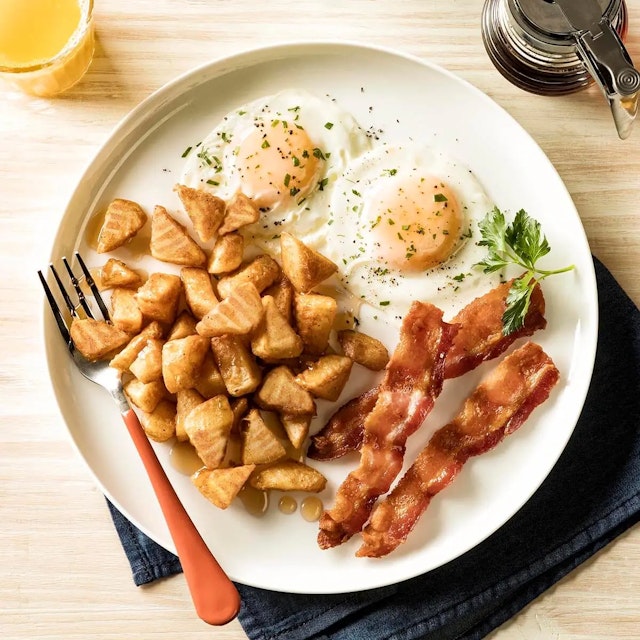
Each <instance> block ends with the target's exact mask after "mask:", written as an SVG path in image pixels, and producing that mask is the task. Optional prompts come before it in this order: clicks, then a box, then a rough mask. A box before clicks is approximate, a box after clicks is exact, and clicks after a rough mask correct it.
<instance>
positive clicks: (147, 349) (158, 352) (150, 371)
mask: <svg viewBox="0 0 640 640" xmlns="http://www.w3.org/2000/svg"><path fill="white" fill-rule="evenodd" d="M163 345H164V340H158V339H157V338H150V339H149V340H147V343H146V344H145V346H144V347H143V348H142V350H141V351H140V352H139V353H138V355H137V356H136V359H135V360H134V361H133V362H132V363H131V366H130V367H129V371H131V373H133V375H134V376H135V377H136V378H138V380H140V381H141V382H145V383H146V382H153V381H154V380H160V379H161V378H162V346H163Z"/></svg>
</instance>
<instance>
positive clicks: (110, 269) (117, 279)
mask: <svg viewBox="0 0 640 640" xmlns="http://www.w3.org/2000/svg"><path fill="white" fill-rule="evenodd" d="M100 284H101V286H100V288H101V289H113V288H115V287H126V288H128V289H137V288H138V287H139V286H140V285H141V284H142V276H141V275H140V274H139V273H137V272H136V271H134V270H133V269H132V268H131V267H129V266H128V265H127V264H125V263H124V262H122V260H116V259H115V258H109V259H108V260H107V261H106V262H105V263H104V264H103V265H102V267H101V268H100Z"/></svg>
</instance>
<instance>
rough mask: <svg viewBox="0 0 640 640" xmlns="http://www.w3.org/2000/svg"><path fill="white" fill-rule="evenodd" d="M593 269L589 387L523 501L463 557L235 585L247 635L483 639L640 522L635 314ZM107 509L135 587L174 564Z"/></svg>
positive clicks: (639, 361)
mask: <svg viewBox="0 0 640 640" xmlns="http://www.w3.org/2000/svg"><path fill="white" fill-rule="evenodd" d="M595 266H596V275H597V281H598V292H599V307H600V328H599V333H598V350H597V355H596V363H595V370H594V375H593V379H592V382H591V387H590V389H589V394H588V397H587V400H586V404H585V406H584V409H583V411H582V415H581V416H580V420H579V421H578V424H577V426H576V429H575V431H574V433H573V435H572V437H571V439H570V441H569V443H568V445H567V447H566V449H565V451H564V452H563V454H562V456H561V458H560V460H559V461H558V463H557V464H556V466H555V467H554V469H553V470H552V472H551V474H550V475H549V476H548V478H547V479H546V480H545V482H544V483H543V485H542V486H541V487H540V489H538V491H537V492H536V493H535V494H534V495H533V497H532V498H531V499H530V500H529V501H528V502H527V503H526V504H525V505H524V507H522V509H520V511H519V512H518V513H516V514H515V515H514V516H513V517H512V518H511V519H510V520H509V521H508V522H507V523H506V524H505V525H504V526H503V527H502V528H501V529H499V530H498V531H497V532H496V533H494V534H493V535H492V536H491V537H490V538H488V539H487V540H485V541H484V542H483V543H481V544H480V545H478V546H477V547H475V548H474V549H472V550H471V551H468V552H467V553H465V554H464V555H463V556H461V557H460V558H458V559H456V560H454V561H452V562H449V563H448V564H446V565H444V566H442V567H439V568H438V569H435V570H433V571H430V572H428V573H426V574H424V575H421V576H418V577H416V578H413V579H411V580H408V581H406V582H402V583H400V584H395V585H391V586H388V587H384V588H379V589H373V590H370V591H363V592H358V593H352V594H339V595H310V596H307V595H296V594H289V593H276V592H271V591H265V590H262V589H255V588H252V587H247V586H244V585H238V589H239V591H240V594H241V596H242V609H241V611H240V616H239V619H240V623H241V624H242V626H243V627H244V630H245V631H246V633H247V635H248V636H249V638H251V639H252V640H276V639H277V640H307V639H311V638H314V639H315V640H365V639H366V640H412V639H414V638H423V639H425V640H431V639H436V638H437V639H438V640H453V639H456V640H471V639H478V638H483V637H484V636H486V635H487V634H488V633H489V632H490V631H492V630H493V629H495V628H496V627H498V626H499V625H500V624H501V623H503V622H505V621H506V620H508V619H509V618H510V617H511V616H513V615H515V614H516V613H517V612H518V611H520V610H521V609H522V608H523V607H524V606H525V605H526V604H527V603H529V602H530V601H531V600H533V599H534V598H535V597H536V596H538V595H539V594H541V593H542V592H543V591H545V589H548V588H549V587H550V586H551V585H553V584H554V583H555V582H557V581H558V580H560V579H561V578H562V577H563V576H565V575H566V574H567V573H569V572H570V571H571V570H572V569H574V568H575V567H577V566H578V565H579V564H581V563H582V562H584V561H585V560H586V559H587V558H589V557H590V556H592V555H593V554H594V553H596V552H597V551H598V550H599V549H601V548H602V547H604V546H605V545H606V544H608V543H609V542H611V541H612V540H613V539H614V538H615V537H616V536H618V535H620V534H621V533H622V532H623V531H625V530H626V529H628V528H629V527H631V526H632V525H633V524H634V523H636V522H637V521H638V520H639V519H640V430H639V429H638V426H639V425H640V312H639V311H638V309H637V308H636V306H635V305H634V304H633V302H632V301H631V300H630V299H629V298H628V297H627V295H626V294H625V293H624V292H623V291H622V289H621V288H620V286H619V285H618V284H617V282H616V281H615V280H614V279H613V277H612V275H611V274H610V273H609V271H607V269H606V268H605V267H604V266H603V265H602V264H601V263H600V262H599V261H598V260H597V259H596V260H595ZM111 509H112V514H113V518H114V522H115V525H116V528H117V531H118V533H119V535H120V538H121V540H122V543H123V545H124V550H125V552H126V554H127V557H128V559H129V561H130V563H131V567H132V570H133V576H134V580H135V582H136V584H138V585H139V584H143V583H146V582H150V581H152V580H155V579H157V578H160V577H163V576H168V575H171V574H173V573H176V572H177V571H179V570H180V564H179V562H178V560H177V558H176V557H175V556H174V555H172V554H171V553H169V552H168V551H166V550H165V549H163V548H162V547H160V546H158V545H157V544H155V543H154V542H153V541H152V540H150V539H149V538H147V537H146V536H145V535H144V534H142V533H141V532H139V531H138V530H137V529H135V528H134V527H133V526H132V525H131V523H129V522H128V521H127V520H126V519H125V518H124V516H122V514H120V513H119V512H117V511H116V510H115V509H113V507H112V506H111Z"/></svg>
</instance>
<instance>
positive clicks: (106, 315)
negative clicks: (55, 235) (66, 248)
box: [75, 251, 111, 322]
mask: <svg viewBox="0 0 640 640" xmlns="http://www.w3.org/2000/svg"><path fill="white" fill-rule="evenodd" d="M75 256H76V260H77V261H78V264H79V265H80V268H81V269H82V273H84V277H85V280H86V282H87V284H88V285H89V287H90V289H91V293H93V297H94V298H95V300H96V302H97V303H98V306H99V307H100V312H101V313H102V317H103V318H104V319H105V320H106V321H107V322H109V321H110V319H111V318H110V317H109V311H108V310H107V305H106V304H105V303H104V300H103V299H102V296H101V295H100V291H99V289H98V287H97V285H96V281H95V280H94V279H93V276H92V275H91V272H90V271H89V269H88V268H87V265H86V264H85V263H84V260H83V259H82V256H81V255H80V254H79V253H78V252H77V251H76V252H75Z"/></svg>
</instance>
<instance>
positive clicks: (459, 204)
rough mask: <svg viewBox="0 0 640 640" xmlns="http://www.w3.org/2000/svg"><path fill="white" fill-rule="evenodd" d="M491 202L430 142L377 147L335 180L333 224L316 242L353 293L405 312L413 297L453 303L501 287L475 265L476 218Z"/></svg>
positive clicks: (397, 312) (391, 312)
mask: <svg viewBox="0 0 640 640" xmlns="http://www.w3.org/2000/svg"><path fill="white" fill-rule="evenodd" d="M492 207H493V205H492V203H491V201H490V200H489V198H488V197H487V195H486V194H485V193H484V190H483V188H482V186H481V185H480V183H479V182H478V180H477V179H476V178H475V176H474V175H473V174H472V173H471V172H470V171H469V170H468V169H467V168H465V167H463V166H462V165H460V164H459V163H458V162H456V161H455V160H453V159H452V158H450V157H448V156H447V155H445V154H444V153H442V152H440V151H438V150H436V149H434V148H432V147H428V146H423V145H417V144H412V145H405V146H402V147H391V146H386V145H383V146H379V147H376V148H374V149H372V150H371V151H369V152H367V153H365V154H363V155H362V156H361V157H360V158H359V159H357V160H356V161H355V162H354V163H353V164H352V165H351V166H350V167H349V168H348V169H347V170H346V171H345V173H344V174H343V176H342V178H341V179H340V180H338V181H337V182H336V185H335V188H334V191H333V197H332V202H331V218H330V221H329V225H330V226H329V227H327V228H326V229H325V231H326V233H324V234H323V236H322V237H320V236H318V241H317V242H316V248H318V249H319V250H320V251H321V252H322V253H323V254H324V255H326V256H327V257H328V258H330V259H331V260H333V261H334V262H335V263H336V264H337V265H338V267H339V269H340V279H341V283H342V286H343V287H344V288H345V289H347V290H348V291H349V292H350V293H351V294H352V295H353V296H354V297H355V298H357V299H359V300H362V301H363V302H365V303H368V304H370V305H372V306H373V307H377V308H379V309H381V310H385V311H386V312H387V315H391V316H402V315H404V314H405V313H406V312H407V310H408V308H409V306H410V305H411V302H412V301H413V300H425V301H429V302H432V303H434V304H436V305H438V306H440V307H441V308H443V309H444V310H445V312H446V310H447V309H450V310H455V309H457V308H459V307H461V306H462V305H463V304H466V303H467V302H469V301H470V300H471V299H472V298H473V297H475V296H476V295H478V287H481V288H482V289H484V288H485V287H486V288H490V287H491V286H495V284H497V283H498V281H499V277H500V276H499V274H496V275H495V276H494V277H488V276H487V275H486V274H482V273H481V272H480V271H479V270H478V269H473V268H472V267H473V265H474V264H475V263H477V262H479V261H480V260H481V259H482V258H483V256H484V254H485V251H484V249H483V248H482V247H478V245H477V241H478V239H479V232H478V226H477V223H478V222H479V221H480V220H481V219H482V218H483V217H484V215H485V214H486V213H487V212H488V211H490V210H491V209H492Z"/></svg>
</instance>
